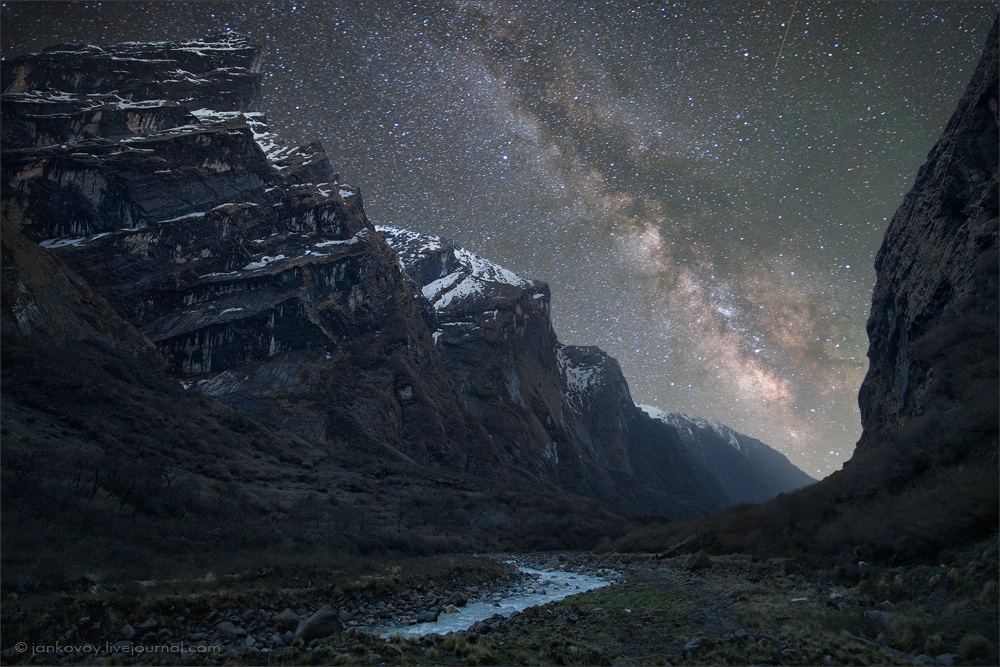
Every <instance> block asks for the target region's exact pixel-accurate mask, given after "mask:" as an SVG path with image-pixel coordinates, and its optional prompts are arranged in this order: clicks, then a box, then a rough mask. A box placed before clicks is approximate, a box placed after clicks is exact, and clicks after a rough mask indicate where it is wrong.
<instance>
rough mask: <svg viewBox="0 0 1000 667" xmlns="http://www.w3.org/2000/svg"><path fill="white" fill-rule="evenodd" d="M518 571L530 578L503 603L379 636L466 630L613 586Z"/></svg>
mask: <svg viewBox="0 0 1000 667" xmlns="http://www.w3.org/2000/svg"><path fill="white" fill-rule="evenodd" d="M518 569H519V570H520V571H521V572H523V573H525V574H526V575H528V577H529V579H528V581H527V583H526V584H525V585H523V586H521V587H519V588H517V589H515V590H514V591H511V594H510V595H509V596H508V597H505V598H502V599H500V600H492V601H480V602H469V604H467V605H465V606H464V607H462V608H461V609H460V610H459V612H458V613H457V614H439V615H438V620H437V621H436V622H434V623H417V624H416V625H408V626H402V627H391V628H381V629H380V630H379V634H380V635H382V636H383V637H389V636H391V635H397V634H398V635H403V636H409V637H413V636H421V635H430V634H438V635H443V634H447V633H449V632H455V631H457V630H467V629H468V628H469V627H470V626H471V625H472V624H473V623H476V622H477V621H483V620H486V619H488V618H492V617H493V616H495V615H496V614H500V615H502V616H504V617H508V616H510V615H511V614H513V613H514V612H519V611H524V610H525V609H527V608H529V607H535V606H538V605H542V604H546V603H548V602H554V601H556V600H562V599H564V598H567V597H569V596H570V595H576V594H577V593H583V592H584V591H590V590H594V589H595V588H602V587H604V586H607V585H609V584H610V583H611V582H610V581H608V580H607V579H603V578H601V577H595V576H593V575H589V574H581V573H577V572H563V571H559V570H551V571H543V570H536V569H533V568H530V567H520V568H518Z"/></svg>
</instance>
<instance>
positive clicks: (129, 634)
mask: <svg viewBox="0 0 1000 667" xmlns="http://www.w3.org/2000/svg"><path fill="white" fill-rule="evenodd" d="M135 635H136V631H135V628H133V627H132V626H131V625H129V624H128V623H126V624H125V626H124V627H123V628H122V631H121V637H122V639H133V638H135Z"/></svg>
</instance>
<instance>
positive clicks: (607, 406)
mask: <svg viewBox="0 0 1000 667" xmlns="http://www.w3.org/2000/svg"><path fill="white" fill-rule="evenodd" d="M378 230H379V231H380V232H381V233H382V234H384V235H385V237H386V240H387V241H388V242H389V244H390V245H391V246H392V247H393V248H394V249H395V250H396V251H397V252H398V253H399V261H400V264H401V265H402V267H403V269H404V270H405V271H406V273H407V274H409V275H410V276H411V277H412V278H413V279H414V281H415V283H416V286H415V287H416V289H419V293H420V295H422V296H423V297H424V298H425V299H427V302H428V304H429V308H427V315H426V317H427V319H428V321H429V322H430V324H431V326H432V327H433V328H434V340H435V344H436V347H437V351H438V353H439V354H440V355H441V358H442V359H443V360H444V363H445V367H446V368H447V369H448V372H449V373H450V374H451V376H452V378H453V379H454V380H455V383H456V384H457V385H458V387H459V390H460V391H461V392H462V395H463V397H464V398H465V400H466V403H467V404H468V405H469V407H470V409H471V410H472V413H473V414H474V415H475V416H476V418H477V419H478V420H479V421H480V423H481V424H483V426H484V428H486V430H487V431H488V432H489V433H490V434H491V435H492V436H493V439H494V442H496V444H497V446H498V448H499V449H500V450H501V451H502V452H504V453H505V455H507V456H509V458H510V465H511V466H512V467H515V468H517V469H518V470H519V471H521V473H522V474H525V475H529V476H531V477H533V478H535V479H538V480H540V481H542V482H546V483H551V484H554V485H556V486H558V487H559V488H562V489H566V490H570V491H574V492H577V493H581V494H584V495H588V496H591V497H594V498H599V499H601V500H606V501H608V502H611V503H613V504H615V505H618V506H626V507H633V508H636V509H647V510H653V511H659V512H663V513H665V514H671V515H683V514H697V513H707V512H710V511H714V510H715V509H718V508H720V507H723V506H725V505H726V504H728V503H727V502H726V500H725V495H724V494H723V493H722V492H721V490H720V488H719V485H718V482H717V481H716V480H715V479H714V478H712V476H711V475H710V474H708V472H707V471H706V470H705V469H704V467H703V466H702V465H701V464H699V463H698V462H697V461H695V460H694V459H693V458H692V457H691V456H689V455H688V453H687V451H686V450H685V449H684V447H683V445H682V444H681V442H680V440H679V439H678V438H677V435H676V432H675V431H674V430H673V429H672V428H671V427H669V426H665V425H657V424H656V423H654V422H653V421H652V420H651V419H649V418H648V417H647V416H646V415H645V414H644V413H642V412H641V411H640V410H638V409H637V408H636V406H635V405H634V403H633V402H632V397H631V395H630V393H629V390H628V383H627V382H626V380H625V377H624V376H623V375H622V372H621V368H620V367H619V365H618V362H617V361H616V360H615V359H613V358H612V357H610V356H608V355H607V354H605V353H604V352H603V351H602V350H600V349H599V348H596V347H580V346H567V345H562V344H561V343H559V341H558V340H557V339H556V335H555V331H554V330H553V328H552V323H551V320H550V319H549V315H550V313H549V288H548V285H546V284H545V283H542V282H539V281H535V280H529V279H527V278H523V277H521V276H518V275H516V274H514V273H513V272H511V271H509V270H507V269H505V268H503V267H501V266H498V265H496V264H494V263H492V262H490V261H488V260H486V259H483V258H482V257H479V256H477V255H475V254H473V253H471V252H469V251H468V250H465V249H464V248H461V247H460V246H458V245H456V244H455V243H454V242H452V241H449V240H447V239H444V238H441V237H431V236H423V235H420V234H417V233H414V232H411V231H407V230H402V229H395V228H388V227H379V228H378Z"/></svg>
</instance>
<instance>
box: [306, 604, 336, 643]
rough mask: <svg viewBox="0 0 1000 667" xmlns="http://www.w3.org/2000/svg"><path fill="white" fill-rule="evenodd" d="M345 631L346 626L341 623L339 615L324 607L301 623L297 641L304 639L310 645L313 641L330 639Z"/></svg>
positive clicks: (326, 606)
mask: <svg viewBox="0 0 1000 667" xmlns="http://www.w3.org/2000/svg"><path fill="white" fill-rule="evenodd" d="M343 631H344V624H343V623H342V622H341V621H340V616H339V615H338V613H337V612H335V611H333V610H332V609H331V608H330V607H329V606H328V605H324V606H323V607H322V608H321V609H320V610H319V611H317V612H316V613H315V614H313V615H312V616H310V617H309V618H307V619H305V620H304V621H302V622H300V623H299V627H298V628H297V629H296V630H295V639H302V640H303V641H305V642H307V643H308V642H310V641H312V640H313V639H321V638H323V637H329V636H331V635H336V634H340V633H341V632H343Z"/></svg>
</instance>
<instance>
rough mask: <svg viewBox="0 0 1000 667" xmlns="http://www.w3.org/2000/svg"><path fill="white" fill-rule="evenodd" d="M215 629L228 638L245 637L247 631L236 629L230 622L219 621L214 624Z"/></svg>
mask: <svg viewBox="0 0 1000 667" xmlns="http://www.w3.org/2000/svg"><path fill="white" fill-rule="evenodd" d="M215 629H216V630H218V631H219V632H221V633H222V634H224V635H226V636H228V637H246V636H247V631H246V630H244V629H243V628H238V627H236V625H235V624H234V623H233V622H232V621H220V622H219V623H216V624H215Z"/></svg>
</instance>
